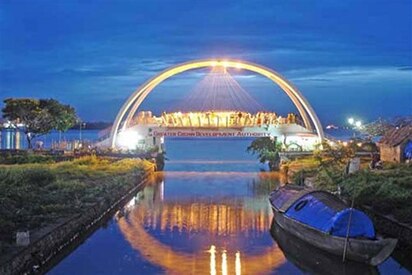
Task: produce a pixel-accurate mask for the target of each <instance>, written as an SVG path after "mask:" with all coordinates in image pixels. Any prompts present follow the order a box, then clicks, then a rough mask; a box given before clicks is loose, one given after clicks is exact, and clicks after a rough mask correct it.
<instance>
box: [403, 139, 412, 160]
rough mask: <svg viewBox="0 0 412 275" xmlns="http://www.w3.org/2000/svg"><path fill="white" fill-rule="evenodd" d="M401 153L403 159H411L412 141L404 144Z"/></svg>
mask: <svg viewBox="0 0 412 275" xmlns="http://www.w3.org/2000/svg"><path fill="white" fill-rule="evenodd" d="M403 153H404V156H405V159H412V140H409V141H408V143H406V146H405V149H404V151H403Z"/></svg>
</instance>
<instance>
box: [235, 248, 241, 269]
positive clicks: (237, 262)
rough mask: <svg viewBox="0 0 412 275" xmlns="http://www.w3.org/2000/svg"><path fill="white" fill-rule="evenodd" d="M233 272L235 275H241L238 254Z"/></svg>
mask: <svg viewBox="0 0 412 275" xmlns="http://www.w3.org/2000/svg"><path fill="white" fill-rule="evenodd" d="M235 271H236V275H240V274H241V273H242V268H241V266H240V252H239V251H238V252H236V260H235Z"/></svg>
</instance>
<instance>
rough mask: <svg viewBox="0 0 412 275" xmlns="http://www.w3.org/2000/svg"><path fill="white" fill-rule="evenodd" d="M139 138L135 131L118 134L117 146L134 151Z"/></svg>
mask: <svg viewBox="0 0 412 275" xmlns="http://www.w3.org/2000/svg"><path fill="white" fill-rule="evenodd" d="M140 138H141V137H140V136H139V134H138V133H137V132H136V131H132V130H126V131H122V132H120V133H119V137H118V142H119V145H120V146H121V147H123V148H127V149H136V147H137V144H138V142H139V139H140Z"/></svg>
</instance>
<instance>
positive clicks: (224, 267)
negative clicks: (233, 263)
mask: <svg viewBox="0 0 412 275" xmlns="http://www.w3.org/2000/svg"><path fill="white" fill-rule="evenodd" d="M222 275H227V255H226V250H223V253H222Z"/></svg>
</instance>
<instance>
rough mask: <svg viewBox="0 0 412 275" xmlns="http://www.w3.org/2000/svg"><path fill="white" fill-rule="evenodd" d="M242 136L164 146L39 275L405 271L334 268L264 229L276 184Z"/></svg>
mask: <svg viewBox="0 0 412 275" xmlns="http://www.w3.org/2000/svg"><path fill="white" fill-rule="evenodd" d="M250 142H251V140H249V139H169V140H167V141H166V148H167V157H168V159H169V160H168V161H167V163H166V167H165V171H164V172H161V173H158V174H157V175H156V176H155V177H153V179H151V180H150V182H149V184H148V185H147V186H146V187H145V188H144V189H143V190H141V191H140V192H139V193H137V194H136V196H135V197H134V198H133V199H132V200H130V202H129V203H128V204H127V205H126V206H125V207H124V208H123V209H122V210H121V211H119V212H118V213H116V215H115V216H113V217H112V218H111V219H110V220H109V221H108V222H107V223H106V224H105V226H103V227H101V228H99V229H98V230H96V231H95V232H94V233H93V234H92V235H91V236H90V237H89V238H88V239H87V240H86V241H85V242H84V243H83V244H81V245H79V246H78V247H77V248H76V249H75V250H74V251H73V252H71V253H70V254H69V255H68V256H67V257H66V258H64V259H63V260H62V261H61V262H60V263H58V264H57V265H56V266H55V267H54V268H53V269H52V270H50V271H49V274H163V273H167V274H301V273H317V274H410V273H409V271H408V270H407V269H406V268H404V267H402V265H401V264H399V263H398V262H397V261H396V260H395V259H393V258H390V259H388V260H387V261H386V262H384V263H383V264H382V265H380V266H378V267H377V268H372V267H369V266H364V265H360V264H354V263H347V264H342V263H341V259H340V258H334V257H331V256H329V255H325V254H323V253H322V252H319V251H317V250H316V249H313V248H311V247H309V246H307V245H306V244H304V243H301V242H299V241H297V240H295V239H294V238H293V237H290V236H288V235H287V233H286V232H282V231H279V230H276V228H274V227H273V228H272V230H270V229H271V221H272V212H271V209H270V206H269V204H268V200H267V198H268V193H269V192H270V190H272V189H273V188H274V187H275V186H276V185H277V184H279V181H280V180H281V179H280V178H279V176H278V175H277V174H276V173H268V172H263V171H262V170H264V169H265V167H264V166H262V165H260V164H259V163H258V162H257V160H256V159H255V157H253V156H250V155H249V154H247V153H246V152H245V149H246V147H247V145H248V144H249V143H250Z"/></svg>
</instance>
